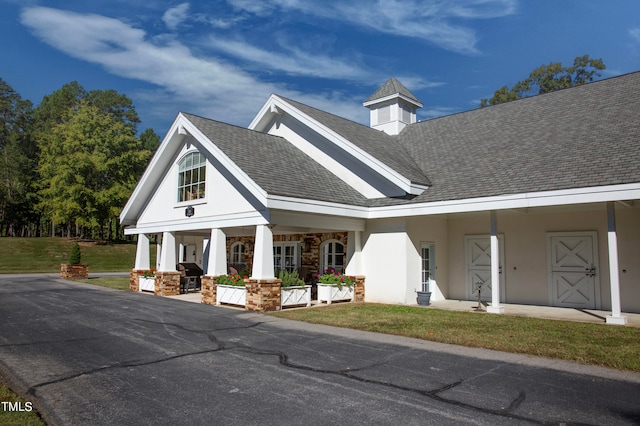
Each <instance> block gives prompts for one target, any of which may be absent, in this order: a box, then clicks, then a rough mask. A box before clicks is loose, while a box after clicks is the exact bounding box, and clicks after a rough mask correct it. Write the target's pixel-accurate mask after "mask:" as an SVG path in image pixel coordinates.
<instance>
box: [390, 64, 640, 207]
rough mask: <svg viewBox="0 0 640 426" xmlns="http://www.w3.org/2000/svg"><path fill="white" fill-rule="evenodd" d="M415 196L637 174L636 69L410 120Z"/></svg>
mask: <svg viewBox="0 0 640 426" xmlns="http://www.w3.org/2000/svg"><path fill="white" fill-rule="evenodd" d="M399 142H400V144H401V145H403V146H404V147H406V149H407V151H408V152H409V153H410V155H411V156H412V157H413V158H415V159H416V161H417V163H418V165H419V166H420V167H421V168H422V170H423V171H424V172H425V173H427V172H428V174H429V178H430V179H431V182H432V187H431V188H429V189H428V190H427V191H426V192H425V193H424V194H423V195H420V196H418V197H416V198H415V199H414V200H413V202H421V201H436V200H453V199H463V198H470V197H485V196H493V195H503V194H516V193H525V192H534V191H549V190H559V189H568V188H579V187H588V186H602V185H615V184H623V183H634V182H640V72H637V73H633V74H627V75H623V76H619V77H615V78H610V79H607V80H601V81H598V82H594V83H590V84H586V85H583V86H579V87H575V88H571V89H565V90H560V91H557V92H553V93H549V94H545V95H539V96H535V97H531V98H526V99H522V100H519V101H514V102H509V103H506V104H500V105H496V106H492V107H487V108H482V109H476V110H473V111H469V112H465V113H461V114H455V115H451V116H448V117H442V118H438V119H433V120H429V121H425V122H421V123H417V124H413V125H411V126H407V127H406V128H405V129H404V131H403V132H402V133H401V134H400V135H399Z"/></svg>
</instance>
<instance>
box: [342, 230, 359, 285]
mask: <svg viewBox="0 0 640 426" xmlns="http://www.w3.org/2000/svg"><path fill="white" fill-rule="evenodd" d="M347 253H348V254H350V257H349V259H348V260H347V267H346V269H345V273H346V274H347V275H362V231H349V234H348V237H347Z"/></svg>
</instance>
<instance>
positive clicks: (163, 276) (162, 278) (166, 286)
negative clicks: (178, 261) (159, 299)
mask: <svg viewBox="0 0 640 426" xmlns="http://www.w3.org/2000/svg"><path fill="white" fill-rule="evenodd" d="M153 293H154V294H155V295H156V296H175V295H178V294H180V272H177V271H176V272H173V271H170V272H167V271H162V272H160V271H158V272H156V282H155V291H154V292H153Z"/></svg>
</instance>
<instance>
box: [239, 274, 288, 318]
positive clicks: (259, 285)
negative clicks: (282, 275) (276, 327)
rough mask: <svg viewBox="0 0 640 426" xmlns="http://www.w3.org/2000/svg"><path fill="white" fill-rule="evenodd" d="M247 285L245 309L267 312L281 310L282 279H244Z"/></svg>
mask: <svg viewBox="0 0 640 426" xmlns="http://www.w3.org/2000/svg"><path fill="white" fill-rule="evenodd" d="M244 282H245V283H246V286H247V303H246V304H245V305H244V309H245V311H256V312H267V311H279V310H280V283H282V280H279V279H277V278H273V279H254V278H247V279H245V280H244Z"/></svg>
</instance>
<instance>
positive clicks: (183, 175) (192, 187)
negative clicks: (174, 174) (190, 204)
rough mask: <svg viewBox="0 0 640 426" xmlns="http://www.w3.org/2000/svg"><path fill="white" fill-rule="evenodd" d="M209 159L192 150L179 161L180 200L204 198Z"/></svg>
mask: <svg viewBox="0 0 640 426" xmlns="http://www.w3.org/2000/svg"><path fill="white" fill-rule="evenodd" d="M206 170H207V160H206V159H205V157H204V155H202V154H200V153H199V152H190V153H188V154H187V155H185V156H184V157H183V158H182V160H180V163H178V202H182V201H190V200H198V199H200V198H204V195H205V181H206Z"/></svg>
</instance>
